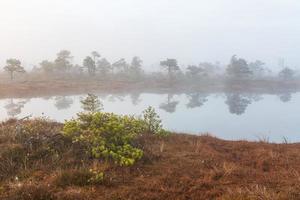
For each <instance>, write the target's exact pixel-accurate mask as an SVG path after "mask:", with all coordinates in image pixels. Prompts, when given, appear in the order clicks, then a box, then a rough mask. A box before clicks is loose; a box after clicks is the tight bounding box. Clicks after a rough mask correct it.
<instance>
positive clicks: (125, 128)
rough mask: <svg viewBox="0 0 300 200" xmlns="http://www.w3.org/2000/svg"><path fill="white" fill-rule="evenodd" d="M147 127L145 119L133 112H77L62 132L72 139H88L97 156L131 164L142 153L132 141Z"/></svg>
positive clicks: (94, 155) (88, 144) (88, 146)
mask: <svg viewBox="0 0 300 200" xmlns="http://www.w3.org/2000/svg"><path fill="white" fill-rule="evenodd" d="M144 127H145V126H144V122H143V121H142V120H139V119H136V118H134V117H131V116H119V115H115V114H112V113H102V112H95V113H80V114H78V118H77V119H72V120H70V121H67V122H66V123H65V125H64V128H63V132H64V135H65V136H68V137H71V138H72V140H73V142H82V143H85V144H86V146H87V148H88V152H89V153H90V154H91V155H92V156H93V157H94V158H99V159H101V158H102V159H105V160H108V159H110V160H113V161H114V162H115V163H117V164H119V165H121V166H130V165H133V164H134V163H135V162H136V161H137V160H139V159H140V158H141V157H142V156H143V151H142V150H141V149H138V148H136V147H134V146H133V145H132V144H133V140H134V139H135V138H136V137H137V136H138V135H139V134H141V133H142V132H144Z"/></svg>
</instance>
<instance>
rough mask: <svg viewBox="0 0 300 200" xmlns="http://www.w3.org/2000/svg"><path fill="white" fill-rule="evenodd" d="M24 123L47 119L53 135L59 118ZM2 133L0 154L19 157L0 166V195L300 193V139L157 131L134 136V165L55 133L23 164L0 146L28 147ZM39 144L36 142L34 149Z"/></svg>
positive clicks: (26, 199) (135, 199) (235, 197)
mask: <svg viewBox="0 0 300 200" xmlns="http://www.w3.org/2000/svg"><path fill="white" fill-rule="evenodd" d="M26 123H28V124H31V126H35V125H40V126H43V125H44V126H47V127H51V128H48V130H55V131H52V133H51V134H50V135H52V136H55V135H56V134H57V132H59V130H60V128H61V125H60V124H56V123H49V124H47V122H37V121H36V122H33V121H28V122H26ZM43 123H45V124H43ZM41 124H43V125H41ZM9 127H13V122H10V123H9V122H6V123H5V124H3V125H2V126H1V129H0V133H1V130H2V133H3V131H4V130H6V131H8V130H11V131H12V129H10V128H9ZM43 130H44V129H43ZM36 132H39V131H38V130H36ZM44 132H45V131H44ZM2 133H1V134H0V141H1V144H0V145H1V146H2V148H1V150H0V151H1V157H0V159H4V158H5V159H8V160H9V161H13V163H14V164H18V165H11V163H10V164H7V165H5V166H6V168H7V169H6V170H8V171H9V172H7V171H0V175H2V181H1V182H0V199H8V200H11V199H20V200H60V199H63V200H64V199H66V200H68V199H70V200H71V199H75V200H76V199H78V200H83V199H84V200H86V199H95V200H104V199H107V200H114V199H116V200H117V199H118V200H123V199H124V200H125V199H131V200H140V199H144V200H150V199H151V200H160V199H161V200H166V199H170V200H173V199H176V200H185V199H195V200H197V199H199V200H201V199H218V200H244V199H246V200H254V199H262V200H265V199H269V200H277V199H278V200H279V199H286V200H288V199H289V200H290V199H291V200H297V199H300V168H299V166H300V156H299V155H300V144H270V143H267V142H247V141H236V142H233V141H224V140H219V139H217V138H213V137H211V136H190V135H184V134H174V135H171V136H170V137H168V138H166V139H164V140H163V144H164V147H163V150H161V144H162V140H161V139H159V138H156V137H152V136H143V137H142V138H140V139H139V140H138V141H136V142H137V145H141V146H143V147H144V152H145V156H144V158H143V159H142V160H141V161H139V162H138V163H137V164H136V165H134V166H132V167H129V168H120V167H118V166H114V165H112V164H109V163H103V162H101V161H97V160H91V159H90V158H88V157H86V156H85V155H84V154H82V153H80V147H78V146H76V147H75V146H72V145H70V144H69V143H68V141H64V140H63V139H62V138H58V137H57V136H55V137H53V139H54V138H55V141H56V142H57V146H54V147H56V148H57V151H59V152H60V153H59V156H58V157H55V154H52V153H49V152H47V151H46V154H43V153H41V152H40V153H41V154H39V156H37V157H29V158H28V162H27V164H26V165H27V167H26V168H25V164H24V159H20V158H19V157H21V158H23V155H22V154H20V153H18V156H17V155H13V154H7V153H5V152H7V151H9V150H13V151H16V150H15V149H18V148H27V147H26V146H24V145H23V144H21V143H20V142H16V141H15V140H13V139H11V138H10V139H9V137H8V136H7V135H6V136H3V135H5V134H4V133H3V134H2ZM43 134H46V133H43ZM48 135H49V133H48ZM60 142H64V143H63V144H64V145H61V144H60ZM16 145H19V146H16ZM8 149H9V150H8ZM27 150H28V149H27ZM27 150H26V151H27ZM18 151H21V150H20V149H18ZM39 151H41V149H40V148H37V149H36V152H35V151H33V152H31V153H33V154H34V153H37V152H39ZM2 162H3V160H1V164H2ZM22 163H23V164H22ZM16 166H18V167H16ZM11 167H12V168H11ZM10 168H11V169H10ZM93 168H97V169H101V170H102V171H104V172H105V177H104V181H103V184H100V185H93V184H90V183H88V181H87V180H88V178H89V176H90V173H89V172H88V170H89V169H93ZM2 170H3V169H2ZM4 174H6V175H5V176H4ZM16 177H18V179H16Z"/></svg>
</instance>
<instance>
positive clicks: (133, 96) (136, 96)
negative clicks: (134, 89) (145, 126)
mask: <svg viewBox="0 0 300 200" xmlns="http://www.w3.org/2000/svg"><path fill="white" fill-rule="evenodd" d="M140 96H141V94H140V93H131V94H130V98H131V102H132V104H133V105H135V106H136V105H139V103H141V102H142V99H141V98H140Z"/></svg>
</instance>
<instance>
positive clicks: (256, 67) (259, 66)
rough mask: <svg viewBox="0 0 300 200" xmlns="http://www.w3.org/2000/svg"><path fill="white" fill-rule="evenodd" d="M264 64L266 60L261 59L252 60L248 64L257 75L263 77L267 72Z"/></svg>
mask: <svg viewBox="0 0 300 200" xmlns="http://www.w3.org/2000/svg"><path fill="white" fill-rule="evenodd" d="M264 65H265V63H264V62H262V61H260V60H256V61H255V62H250V63H249V65H248V66H249V69H250V70H251V71H252V73H253V75H254V76H255V77H261V76H263V75H264V73H265V72H266V69H265V68H264Z"/></svg>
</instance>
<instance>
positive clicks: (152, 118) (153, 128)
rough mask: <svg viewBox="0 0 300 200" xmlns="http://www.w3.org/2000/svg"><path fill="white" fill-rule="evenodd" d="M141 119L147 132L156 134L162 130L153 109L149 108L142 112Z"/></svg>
mask: <svg viewBox="0 0 300 200" xmlns="http://www.w3.org/2000/svg"><path fill="white" fill-rule="evenodd" d="M143 118H144V119H143V120H144V121H145V123H146V126H147V127H146V130H147V132H149V133H153V134H157V133H159V132H160V131H161V130H162V124H161V120H160V118H159V115H158V114H157V113H156V112H155V109H154V108H153V107H151V106H149V107H148V108H147V109H146V110H144V111H143Z"/></svg>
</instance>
